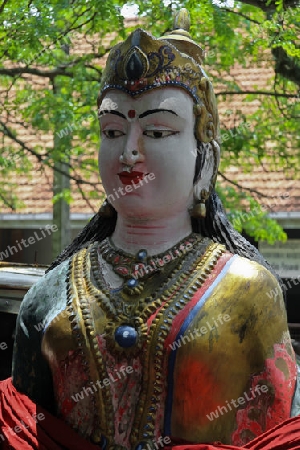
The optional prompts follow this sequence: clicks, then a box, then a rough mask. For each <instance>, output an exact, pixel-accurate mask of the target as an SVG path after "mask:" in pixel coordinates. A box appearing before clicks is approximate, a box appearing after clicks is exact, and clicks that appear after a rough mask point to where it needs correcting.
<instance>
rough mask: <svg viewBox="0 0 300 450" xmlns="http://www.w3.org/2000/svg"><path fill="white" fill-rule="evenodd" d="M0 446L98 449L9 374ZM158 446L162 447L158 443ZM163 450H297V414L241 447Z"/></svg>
mask: <svg viewBox="0 0 300 450" xmlns="http://www.w3.org/2000/svg"><path fill="white" fill-rule="evenodd" d="M0 448H1V450H32V449H34V450H99V447H98V446H96V445H93V444H91V443H89V442H88V441H86V440H85V439H83V438H82V437H80V436H79V434H77V433H76V432H75V431H74V430H73V429H72V428H70V427H69V426H68V425H67V424H65V423H64V422H62V421H61V420H60V419H58V418H57V417H54V416H53V415H52V414H50V413H49V412H47V411H46V410H45V409H43V408H41V407H40V406H38V405H36V404H35V403H33V402H32V401H31V400H30V399H29V398H28V397H27V396H26V395H24V394H21V393H20V392H18V391H17V390H16V389H15V387H14V386H13V384H12V381H11V378H9V379H7V380H5V381H2V382H1V383H0ZM160 448H162V447H160ZM163 449H164V450H171V449H172V450H218V449H227V450H239V449H245V450H297V449H298V450H299V449H300V416H299V417H293V418H291V419H288V420H286V421H284V422H283V423H281V424H280V425H277V426H276V427H274V428H272V429H271V430H269V431H267V432H266V433H263V434H262V435H260V436H259V437H257V438H256V439H254V440H253V441H251V442H249V443H248V444H246V445H245V446H244V447H236V446H232V445H222V444H219V443H214V444H184V445H182V444H180V445H172V446H167V447H166V446H165V447H164V448H163Z"/></svg>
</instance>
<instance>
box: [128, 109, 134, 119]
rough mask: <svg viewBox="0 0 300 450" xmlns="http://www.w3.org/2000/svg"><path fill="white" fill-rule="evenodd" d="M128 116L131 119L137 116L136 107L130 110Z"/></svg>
mask: <svg viewBox="0 0 300 450" xmlns="http://www.w3.org/2000/svg"><path fill="white" fill-rule="evenodd" d="M128 117H129V119H134V118H135V110H134V109H130V110H129V111H128Z"/></svg>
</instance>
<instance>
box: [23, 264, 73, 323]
mask: <svg viewBox="0 0 300 450" xmlns="http://www.w3.org/2000/svg"><path fill="white" fill-rule="evenodd" d="M68 267H69V260H67V261H63V262H62V263H61V264H59V265H58V266H57V267H55V268H54V269H53V270H51V271H49V272H48V273H46V274H45V275H44V276H43V277H42V278H41V279H40V280H39V281H38V282H37V283H35V284H34V285H33V286H32V287H31V288H30V289H29V291H28V292H27V294H26V295H25V296H24V299H23V300H22V303H21V306H20V311H19V317H18V320H19V321H20V322H22V323H23V324H24V326H25V324H27V325H28V326H30V324H31V325H33V326H34V325H37V324H40V323H45V321H46V319H47V317H48V316H49V315H50V314H51V315H53V314H55V311H58V310H59V309H61V308H63V307H64V305H65V303H66V286H67V284H66V283H67V274H68Z"/></svg>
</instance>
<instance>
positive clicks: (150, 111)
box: [139, 109, 178, 119]
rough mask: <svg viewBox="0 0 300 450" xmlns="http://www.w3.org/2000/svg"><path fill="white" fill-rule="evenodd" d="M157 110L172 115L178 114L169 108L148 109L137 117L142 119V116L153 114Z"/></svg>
mask: <svg viewBox="0 0 300 450" xmlns="http://www.w3.org/2000/svg"><path fill="white" fill-rule="evenodd" d="M159 112H169V113H171V114H174V116H178V114H176V112H174V111H172V110H171V109H149V110H148V111H145V112H144V113H142V114H140V115H139V118H140V119H142V118H143V117H146V116H149V114H155V113H159Z"/></svg>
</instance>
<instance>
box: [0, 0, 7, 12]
mask: <svg viewBox="0 0 300 450" xmlns="http://www.w3.org/2000/svg"><path fill="white" fill-rule="evenodd" d="M6 3H8V0H4V2H3V3H2V5H1V6H0V14H2V13H3V11H4V8H5V5H6Z"/></svg>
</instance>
